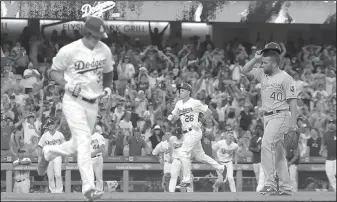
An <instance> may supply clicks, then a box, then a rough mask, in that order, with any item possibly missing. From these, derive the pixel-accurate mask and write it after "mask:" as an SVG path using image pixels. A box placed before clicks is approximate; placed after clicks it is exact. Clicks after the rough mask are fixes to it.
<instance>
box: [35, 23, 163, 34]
mask: <svg viewBox="0 0 337 202" xmlns="http://www.w3.org/2000/svg"><path fill="white" fill-rule="evenodd" d="M55 22H60V21H59V20H40V25H41V26H44V25H48V24H51V23H55ZM105 24H106V26H107V28H108V29H109V30H110V31H111V32H117V33H118V34H123V35H127V36H130V37H143V36H144V37H148V36H149V35H150V29H149V22H141V21H134V22H129V21H106V23H105ZM150 25H151V29H152V31H153V29H154V28H158V30H159V32H160V31H162V30H163V29H164V28H165V27H166V26H167V25H168V22H151V24H150ZM83 26H84V22H82V21H70V22H66V23H62V24H57V25H53V26H48V27H46V28H45V29H44V33H45V34H46V35H50V34H51V33H52V31H53V30H56V31H57V32H58V33H60V32H61V31H62V30H63V29H64V30H66V31H67V33H68V34H69V35H72V34H73V32H74V30H79V31H81V30H82V28H83ZM169 33H170V27H169V26H168V27H167V29H166V31H165V32H164V36H167V35H169Z"/></svg>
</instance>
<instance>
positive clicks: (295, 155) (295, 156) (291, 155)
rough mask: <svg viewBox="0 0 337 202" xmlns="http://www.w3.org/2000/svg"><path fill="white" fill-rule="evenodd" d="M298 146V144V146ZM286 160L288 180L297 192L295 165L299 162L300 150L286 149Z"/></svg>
mask: <svg viewBox="0 0 337 202" xmlns="http://www.w3.org/2000/svg"><path fill="white" fill-rule="evenodd" d="M298 147H299V146H298ZM286 158H287V161H288V170H289V176H290V180H291V183H292V186H293V189H294V192H297V165H298V164H299V163H300V150H299V149H295V150H292V149H291V150H288V151H287V156H286Z"/></svg>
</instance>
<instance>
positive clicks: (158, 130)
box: [149, 125, 164, 149]
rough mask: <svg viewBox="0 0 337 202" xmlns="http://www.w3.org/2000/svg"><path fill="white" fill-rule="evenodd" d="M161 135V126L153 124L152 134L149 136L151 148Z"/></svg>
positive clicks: (159, 139)
mask: <svg viewBox="0 0 337 202" xmlns="http://www.w3.org/2000/svg"><path fill="white" fill-rule="evenodd" d="M163 136H164V132H163V130H162V128H161V127H160V126H159V125H155V127H154V128H153V132H152V136H151V137H150V138H149V140H150V142H151V144H152V149H154V148H156V146H157V144H159V143H160V142H161V139H162V138H163Z"/></svg>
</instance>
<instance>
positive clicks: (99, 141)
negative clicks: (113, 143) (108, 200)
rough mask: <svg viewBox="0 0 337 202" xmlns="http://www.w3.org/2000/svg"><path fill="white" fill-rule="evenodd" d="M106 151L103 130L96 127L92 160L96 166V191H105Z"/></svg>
mask: <svg viewBox="0 0 337 202" xmlns="http://www.w3.org/2000/svg"><path fill="white" fill-rule="evenodd" d="M104 150H105V139H104V137H103V136H102V128H101V127H100V126H99V125H96V128H95V132H94V133H93V135H92V136H91V159H92V164H93V165H95V166H94V167H93V168H94V174H95V177H96V189H97V190H99V191H103V152H104Z"/></svg>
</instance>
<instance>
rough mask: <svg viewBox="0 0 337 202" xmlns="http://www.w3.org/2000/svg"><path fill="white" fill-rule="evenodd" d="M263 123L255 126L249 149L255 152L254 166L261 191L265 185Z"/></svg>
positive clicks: (258, 189) (258, 187)
mask: <svg viewBox="0 0 337 202" xmlns="http://www.w3.org/2000/svg"><path fill="white" fill-rule="evenodd" d="M263 131H264V130H263V125H261V124H258V125H256V126H255V130H254V131H252V132H253V134H254V136H253V137H252V138H251V139H250V143H249V151H251V152H252V153H253V168H254V173H255V177H256V181H257V182H258V185H257V188H256V191H257V192H260V191H261V190H262V188H263V186H264V180H265V176H264V172H263V169H262V166H261V144H262V137H263Z"/></svg>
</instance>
